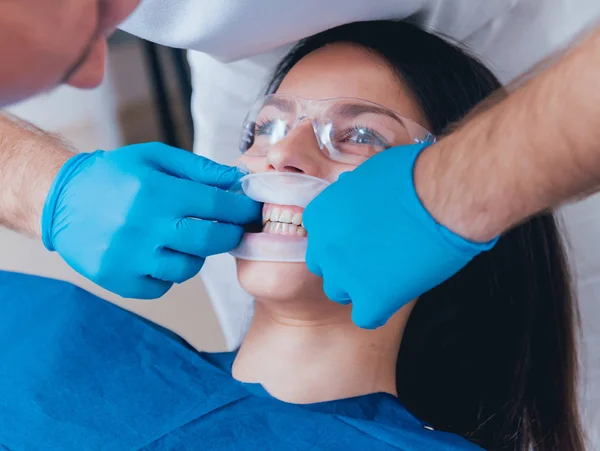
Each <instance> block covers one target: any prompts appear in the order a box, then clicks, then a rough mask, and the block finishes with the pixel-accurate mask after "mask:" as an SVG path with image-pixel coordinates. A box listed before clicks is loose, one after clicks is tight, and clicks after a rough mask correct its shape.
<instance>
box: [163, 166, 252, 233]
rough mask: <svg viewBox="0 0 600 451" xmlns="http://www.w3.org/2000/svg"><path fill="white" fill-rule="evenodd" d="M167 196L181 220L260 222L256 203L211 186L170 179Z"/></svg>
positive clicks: (236, 222)
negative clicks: (188, 218) (190, 218)
mask: <svg viewBox="0 0 600 451" xmlns="http://www.w3.org/2000/svg"><path fill="white" fill-rule="evenodd" d="M167 185H168V193H165V194H166V195H168V196H169V198H170V199H171V202H172V203H173V204H174V206H175V208H176V211H177V212H178V214H179V215H181V217H193V218H199V219H205V220H209V221H219V222H225V223H230V224H237V225H244V224H249V223H251V222H255V221H260V218H261V212H262V208H261V205H260V204H259V203H258V202H255V201H253V200H252V199H250V198H249V197H247V196H244V195H243V194H238V193H232V192H228V191H224V190H222V189H219V188H215V187H213V186H208V185H202V184H200V183H195V182H191V181H189V180H181V179H175V178H173V177H170V181H169V182H168V183H165V186H167Z"/></svg>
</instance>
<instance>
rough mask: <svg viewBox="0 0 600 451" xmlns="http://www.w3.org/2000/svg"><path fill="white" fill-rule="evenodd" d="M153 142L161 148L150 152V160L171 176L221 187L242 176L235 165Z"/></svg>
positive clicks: (226, 186) (227, 186) (223, 187)
mask: <svg viewBox="0 0 600 451" xmlns="http://www.w3.org/2000/svg"><path fill="white" fill-rule="evenodd" d="M153 144H154V145H155V146H160V147H162V148H160V149H158V151H156V152H152V161H153V162H154V163H155V164H156V165H157V166H158V167H159V168H160V169H162V170H163V171H165V172H166V173H168V174H170V175H172V176H175V177H178V178H183V179H188V180H192V181H194V182H198V183H203V184H205V185H210V186H214V187H216V188H221V189H229V188H230V187H231V186H232V185H234V184H235V183H237V182H238V180H239V179H240V178H241V177H243V176H244V173H242V172H240V171H239V170H238V169H237V168H236V167H232V166H226V165H222V164H219V163H216V162H215V161H212V160H209V159H208V158H204V157H201V156H199V155H195V154H193V153H191V152H188V151H186V150H182V149H177V148H175V147H171V146H168V145H166V144H162V143H153Z"/></svg>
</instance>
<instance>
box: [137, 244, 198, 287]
mask: <svg viewBox="0 0 600 451" xmlns="http://www.w3.org/2000/svg"><path fill="white" fill-rule="evenodd" d="M202 265H204V259H203V258H200V257H196V256H194V255H188V254H183V253H181V252H175V251H172V250H170V249H161V251H160V253H159V255H158V256H156V257H155V258H153V259H151V262H150V268H149V270H148V271H147V275H148V276H150V277H152V278H153V279H158V280H164V281H165V282H173V283H182V282H185V281H186V280H188V279H191V278H192V277H194V276H195V275H196V274H198V272H200V269H202Z"/></svg>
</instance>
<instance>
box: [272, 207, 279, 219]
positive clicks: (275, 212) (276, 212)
mask: <svg viewBox="0 0 600 451" xmlns="http://www.w3.org/2000/svg"><path fill="white" fill-rule="evenodd" d="M280 216H281V209H280V208H278V207H274V208H273V210H272V211H271V216H270V218H271V221H273V222H277V221H279V217H280Z"/></svg>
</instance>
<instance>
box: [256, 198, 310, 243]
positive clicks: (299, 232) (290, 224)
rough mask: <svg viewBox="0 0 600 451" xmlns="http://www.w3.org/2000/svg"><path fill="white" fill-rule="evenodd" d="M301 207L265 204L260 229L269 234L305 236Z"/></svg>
mask: <svg viewBox="0 0 600 451" xmlns="http://www.w3.org/2000/svg"><path fill="white" fill-rule="evenodd" d="M303 211H304V209H303V208H301V207H295V206H291V205H276V204H265V205H264V207H263V211H262V224H263V226H262V231H263V233H268V234H271V235H285V236H299V237H306V235H307V233H306V229H305V228H304V224H303V223H302V212H303Z"/></svg>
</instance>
